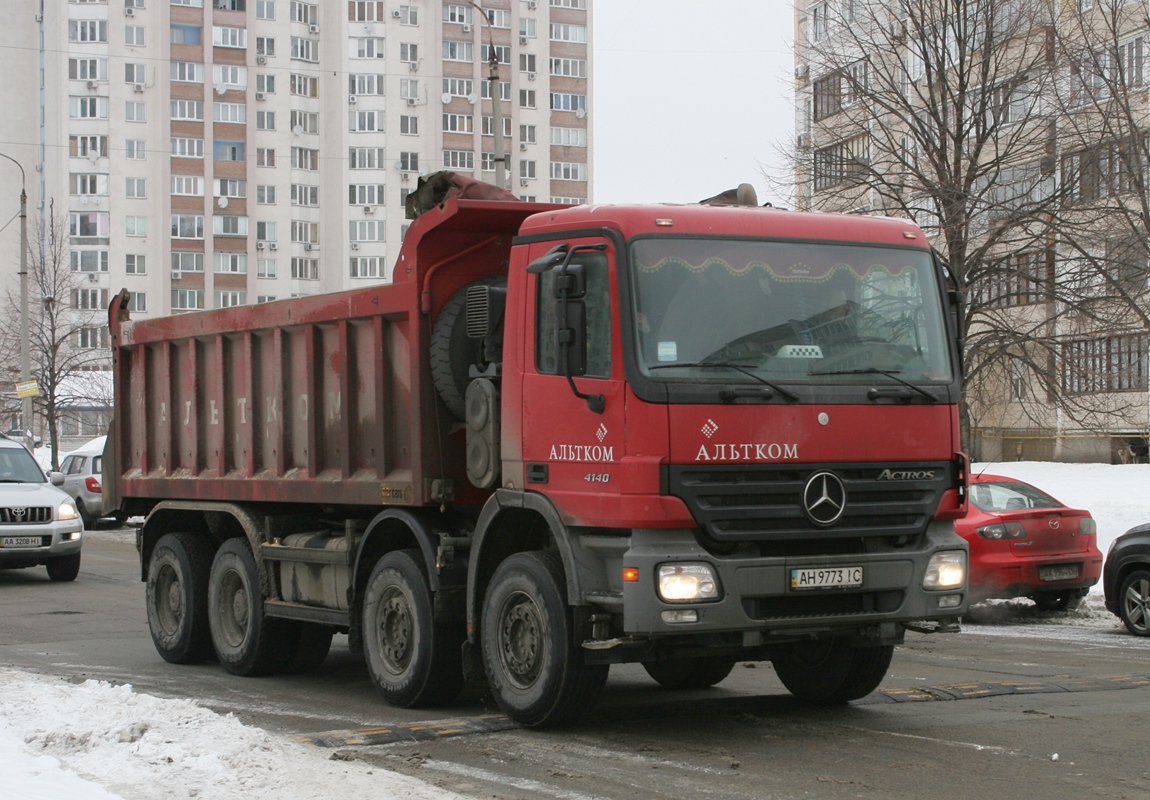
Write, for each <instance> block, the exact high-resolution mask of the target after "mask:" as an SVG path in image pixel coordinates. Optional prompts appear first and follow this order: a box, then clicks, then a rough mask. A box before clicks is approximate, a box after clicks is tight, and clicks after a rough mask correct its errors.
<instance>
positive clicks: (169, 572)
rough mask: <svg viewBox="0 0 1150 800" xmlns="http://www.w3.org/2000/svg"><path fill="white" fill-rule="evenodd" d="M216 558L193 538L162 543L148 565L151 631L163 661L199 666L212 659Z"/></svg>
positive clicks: (174, 536)
mask: <svg viewBox="0 0 1150 800" xmlns="http://www.w3.org/2000/svg"><path fill="white" fill-rule="evenodd" d="M211 570H212V553H211V550H210V549H209V548H208V545H207V543H206V542H204V541H203V540H201V539H200V538H198V537H197V536H195V535H193V534H191V533H168V534H165V535H164V536H162V537H160V540H159V541H158V542H156V545H155V547H153V548H152V555H151V558H150V559H149V560H148V584H147V590H146V593H145V603H146V605H147V609H148V630H150V631H151V634H152V643H153V644H154V645H155V646H156V651H157V652H158V653H159V654H160V657H161V658H163V659H164V660H165V661H169V662H171V663H172V664H198V663H200V662H201V661H203V660H204V659H205V658H207V657H208V656H209V655H211V652H212V635H211V631H210V629H209V627H208V575H209V573H210V572H211Z"/></svg>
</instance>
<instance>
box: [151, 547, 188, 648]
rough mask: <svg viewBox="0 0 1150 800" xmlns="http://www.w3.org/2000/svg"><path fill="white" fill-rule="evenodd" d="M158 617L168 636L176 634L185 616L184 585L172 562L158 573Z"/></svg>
mask: <svg viewBox="0 0 1150 800" xmlns="http://www.w3.org/2000/svg"><path fill="white" fill-rule="evenodd" d="M156 617H157V619H158V620H159V623H160V628H161V629H162V630H163V632H164V633H165V634H166V635H168V636H173V635H175V633H176V632H177V631H178V630H179V629H180V622H181V620H183V618H184V586H183V582H182V581H181V580H180V575H179V573H178V572H176V570H175V569H173V568H172V565H171V564H164V565H163V566H162V567H160V571H159V574H158V575H156Z"/></svg>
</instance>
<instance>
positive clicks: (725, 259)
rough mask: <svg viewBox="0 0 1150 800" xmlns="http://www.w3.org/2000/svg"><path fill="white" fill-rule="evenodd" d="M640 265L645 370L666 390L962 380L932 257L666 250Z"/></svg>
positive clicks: (817, 246) (786, 249) (805, 249)
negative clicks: (678, 384)
mask: <svg viewBox="0 0 1150 800" xmlns="http://www.w3.org/2000/svg"><path fill="white" fill-rule="evenodd" d="M631 264H632V281H633V296H634V302H635V326H636V329H637V330H636V340H637V341H638V343H639V350H640V352H639V358H638V361H639V364H640V368H641V369H642V371H643V373H644V374H646V375H648V376H650V377H652V378H655V379H657V380H682V379H684V378H688V379H690V380H691V381H704V382H722V383H730V382H732V381H740V380H741V381H751V380H752V379H755V378H757V379H759V380H783V381H785V380H796V381H804V382H805V381H811V382H813V381H818V382H820V383H826V382H861V381H865V382H873V381H875V379H876V377H877V378H878V379H879V380H883V373H886V375H887V378H888V379H891V380H900V381H902V382H907V381H914V382H949V381H950V380H951V378H952V375H953V373H952V369H951V366H950V356H949V350H948V347H947V337H946V327H945V324H944V318H943V310H942V303H941V299H940V292H939V288H938V283H937V280H936V277H935V270H934V265H933V261H932V258H931V255H930V253H928V252H926V251H925V250H918V249H911V248H905V249H903V248H894V247H875V246H861V245H837V244H826V243H811V242H799V243H796V242H767V241H745V240H723V239H674V238H659V239H642V240H638V241H635V242H633V243H632V245H631ZM720 364H722V365H728V366H730V367H731V369H727V370H723V369H715V368H714V367H715V365H720ZM735 367H738V369H735ZM743 372H750V373H751V374H750V375H743V376H741V377H740V373H743ZM895 376H897V377H895Z"/></svg>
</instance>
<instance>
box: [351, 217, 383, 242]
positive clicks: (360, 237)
mask: <svg viewBox="0 0 1150 800" xmlns="http://www.w3.org/2000/svg"><path fill="white" fill-rule="evenodd" d="M348 229H349V230H348V238H349V239H350V240H351V241H353V242H382V241H383V231H384V225H383V220H381V219H353V220H352V221H351V222H350V223H349V224H348Z"/></svg>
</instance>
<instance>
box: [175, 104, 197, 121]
mask: <svg viewBox="0 0 1150 800" xmlns="http://www.w3.org/2000/svg"><path fill="white" fill-rule="evenodd" d="M172 119H173V120H174V121H176V122H181V121H186V122H203V120H204V104H203V103H202V102H201V101H199V100H173V101H172Z"/></svg>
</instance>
